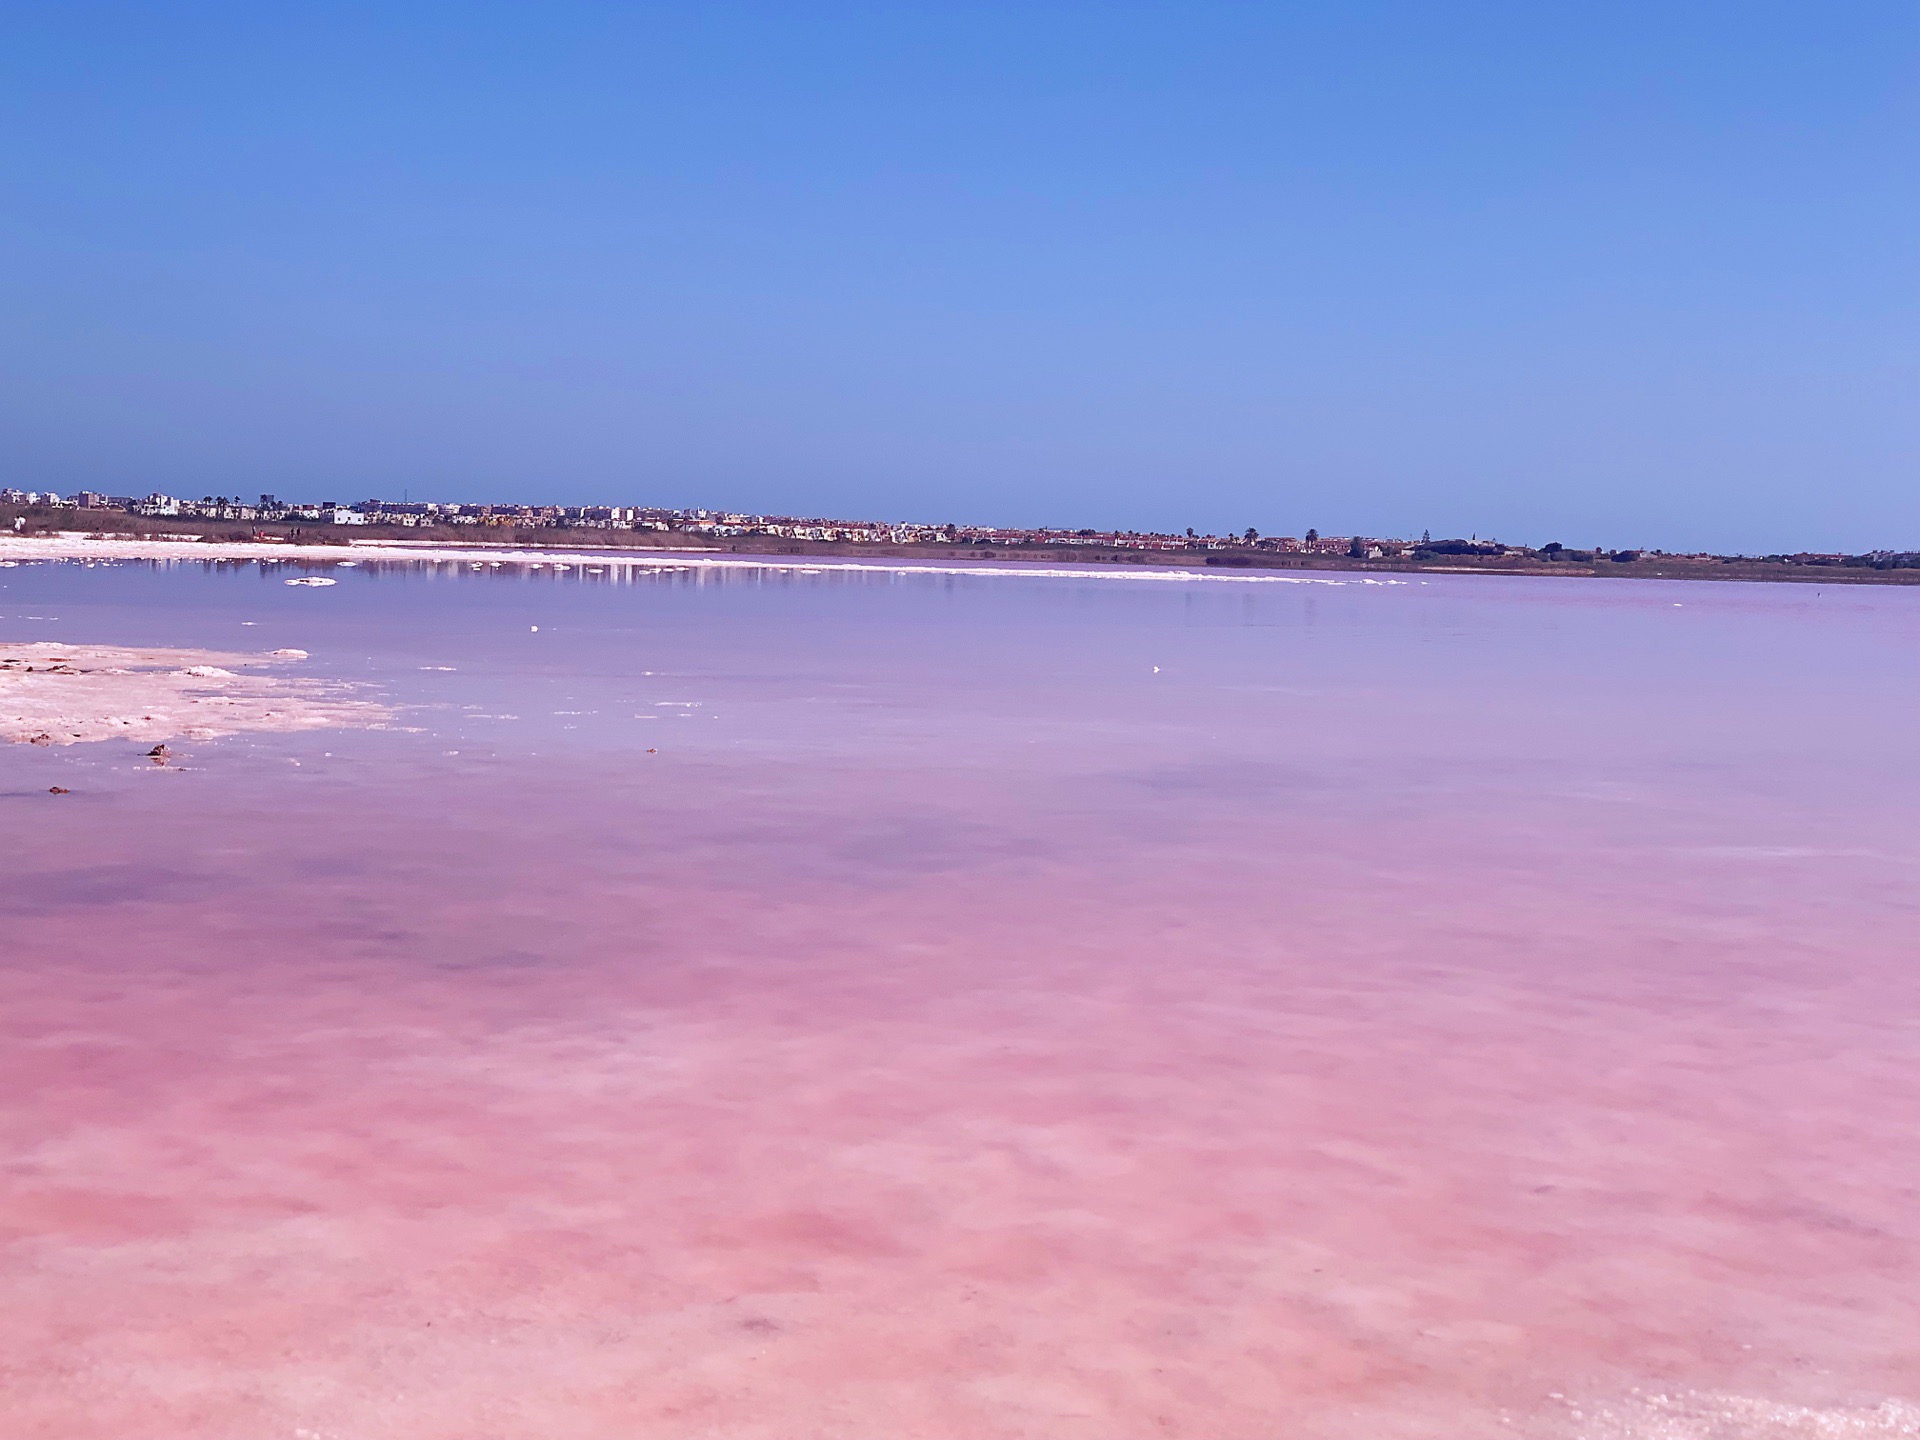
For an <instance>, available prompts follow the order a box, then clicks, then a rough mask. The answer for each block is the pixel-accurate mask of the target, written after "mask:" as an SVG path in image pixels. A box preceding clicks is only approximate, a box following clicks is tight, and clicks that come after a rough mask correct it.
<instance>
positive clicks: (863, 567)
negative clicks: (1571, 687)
mask: <svg viewBox="0 0 1920 1440" xmlns="http://www.w3.org/2000/svg"><path fill="white" fill-rule="evenodd" d="M9 560H11V561H15V562H19V561H33V560H280V561H289V560H291V561H301V562H307V563H320V564H329V563H330V564H335V565H337V564H340V563H342V562H344V561H352V562H355V563H364V562H368V561H378V562H381V563H385V564H402V565H446V564H465V565H476V566H491V565H502V566H504V565H525V566H529V567H531V566H543V567H546V568H549V569H550V568H553V567H554V566H556V565H564V566H569V567H578V568H591V567H596V566H597V567H599V568H601V569H605V570H611V569H619V570H636V571H668V570H699V569H706V570H788V571H809V572H824V571H834V572H839V571H854V572H865V573H873V574H887V575H978V576H983V577H989V578H1001V577H1015V578H1019V577H1024V578H1040V579H1051V580H1148V581H1176V582H1181V583H1189V584H1191V583H1202V582H1213V581H1224V582H1226V583H1229V584H1239V585H1247V584H1253V585H1405V584H1407V583H1409V582H1407V581H1406V580H1403V579H1398V578H1389V577H1381V576H1374V575H1343V576H1338V577H1336V576H1330V575H1275V574H1268V573H1260V574H1250V573H1246V572H1243V571H1226V570H1149V569H1124V570H1122V569H1111V568H1105V567H1101V566H1096V565H1088V566H1069V565H1058V566H1053V565H1050V566H1044V567H1042V566H1038V565H1031V564H1019V565H995V564H992V563H990V562H989V563H981V564H952V565H940V564H927V563H915V562H912V561H904V560H903V561H899V562H895V563H891V564H889V563H882V562H878V561H872V560H849V559H842V558H839V557H834V556H820V557H817V558H810V557H806V556H772V555H726V556H719V555H706V554H699V553H690V552H685V551H675V550H653V551H639V552H636V551H634V550H631V549H625V548H615V547H609V548H606V549H596V548H594V547H591V546H579V547H573V548H567V549H561V548H558V547H555V548H547V547H544V546H542V547H529V546H520V545H514V546H494V545H472V546H466V545H443V544H440V543H437V542H433V541H416V542H413V543H407V542H393V541H385V540H354V541H349V542H347V543H346V544H345V545H297V544H283V543H280V542H277V541H240V540H196V539H193V538H190V537H183V538H181V539H176V540H153V539H143V540H122V539H118V538H113V539H96V538H94V537H93V536H91V535H88V536H71V535H58V536H40V535H15V536H0V563H4V562H6V561H9Z"/></svg>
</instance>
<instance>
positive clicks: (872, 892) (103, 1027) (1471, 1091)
mask: <svg viewBox="0 0 1920 1440" xmlns="http://www.w3.org/2000/svg"><path fill="white" fill-rule="evenodd" d="M341 579H342V582H343V583H342V584H341V585H339V586H337V587H335V588H334V589H332V590H324V591H311V590H289V589H286V588H285V587H282V586H280V585H279V582H278V579H277V578H276V577H274V576H271V575H267V576H261V575H258V574H256V573H254V572H252V571H249V570H244V569H236V570H234V571H231V572H214V571H208V572H205V573H202V572H199V571H158V570H147V569H135V568H123V569H117V570H110V571H109V570H95V571H91V572H83V571H79V570H76V569H73V568H60V567H34V568H28V569H21V570H14V571H10V572H7V573H6V575H5V577H4V588H0V637H3V638H22V639H24V638H42V637H46V638H57V639H64V640H95V641H114V642H118V643H143V644H144V643H155V642H156V641H160V640H173V641H175V642H177V643H183V644H205V645H214V646H219V647H223V648H227V647H236V646H243V647H244V646H257V648H260V649H269V648H273V647H276V646H281V645H297V646H300V647H301V648H305V649H308V650H310V651H311V652H312V653H313V656H314V665H315V666H316V667H317V668H319V669H320V670H322V671H324V672H325V673H330V674H335V675H341V676H346V677H348V678H359V679H364V680H367V681H369V682H371V683H373V684H374V685H376V686H377V687H378V689H379V692H380V693H382V694H383V695H384V696H385V697H386V698H388V699H389V700H392V701H395V702H398V703H400V704H402V705H406V706H410V707H414V708H411V709H409V710H408V712H407V714H406V716H405V717H404V718H405V720H406V723H408V724H411V725H414V726H417V727H419V728H418V729H417V730H416V731H413V732H411V733H387V734H358V735H354V734H346V733H335V734H328V735H318V736H306V737H296V738H290V737H278V736H276V737H261V738H255V739H251V740H246V739H234V740H228V741H221V742H213V743H207V744H203V745H198V746H194V747H191V751H190V753H189V755H188V757H187V759H188V765H189V768H187V769H185V770H184V771H182V772H181V773H179V774H171V773H153V772H149V771H148V770H146V769H143V768H142V767H141V765H140V764H137V763H136V761H135V757H134V756H133V755H132V753H131V752H130V751H119V750H109V749H107V748H105V747H84V748H82V747H76V748H75V749H73V750H71V751H66V752H60V753H57V754H55V753H49V752H45V751H40V750H31V749H28V748H27V747H11V748H9V749H7V750H6V751H4V752H0V824H4V825H5V827H6V829H5V835H6V837H7V845H8V851H9V859H8V868H7V871H6V874H5V877H4V881H3V882H0V926H4V929H0V937H3V939H4V946H5V954H4V961H5V963H4V968H0V1046H3V1047H4V1048H3V1049H0V1055H3V1056H4V1062H5V1067H6V1073H5V1085H4V1090H3V1091H0V1106H3V1107H4V1110H3V1114H4V1127H5V1128H4V1145H5V1150H4V1170H3V1171H0V1181H3V1188H0V1238H4V1242H5V1246H6V1248H5V1251H4V1259H3V1260H0V1367H4V1368H3V1369H0V1387H4V1394H3V1395H0V1402H3V1403H0V1435H4V1436H6V1437H8V1440H12V1437H21V1440H26V1437H34V1440H41V1437H60V1440H69V1437H72V1440H95V1437H102V1440H104V1437H114V1440H122V1437H130V1436H133V1437H156V1440H161V1437H164V1440H172V1437H215V1440H229V1437H231V1440H254V1437H266V1436H287V1437H298V1436H306V1437H327V1440H401V1437H405V1440H481V1437H499V1440H521V1437H529V1440H531V1437H542V1440H544V1437H553V1436H569V1437H572V1436H580V1437H623V1440H624V1437H643V1436H663V1437H680V1436H689V1437H691V1436H700V1437H728V1440H733V1437H743V1440H744V1437H753V1440H762V1437H765V1440H775V1437H801V1436H806V1437H910V1436H911V1437H940V1440H945V1437H999V1436H1021V1437H1026V1436H1033V1437H1043V1436H1044V1437H1051V1436H1086V1437H1101V1440H1105V1437H1133V1436H1141V1437H1147V1436H1155V1437H1158V1436H1191V1437H1234V1440H1239V1437H1245V1440H1267V1437H1295V1436H1299V1437H1341V1440H1349V1437H1352V1440H1359V1437H1375V1436H1378V1437H1415V1436H1418V1437H1434V1440H1440V1437H1447V1440H1452V1437H1474V1436H1494V1435H1523V1436H1541V1437H1565V1436H1576V1435H1580V1436H1587V1435H1590V1436H1596V1437H1600V1436H1608V1437H1611V1436H1622V1437H1624V1436H1631V1435H1645V1436H1661V1437H1668V1436H1675V1437H1677V1436H1693V1435H1714V1436H1749V1435H1752V1436H1775V1435H1779V1436H1785V1435H1793V1436H1799V1435H1818V1436H1828V1435H1853V1434H1861V1435H1866V1434H1874V1435H1879V1434H1905V1433H1912V1432H1911V1430H1909V1429H1903V1428H1900V1427H1901V1426H1903V1425H1906V1424H1907V1423H1908V1420H1909V1419H1911V1418H1912V1417H1913V1416H1914V1415H1915V1413H1916V1412H1912V1411H1905V1410H1900V1409H1898V1408H1897V1407H1896V1408H1881V1409H1878V1410H1876V1409H1874V1408H1873V1407H1876V1406H1883V1404H1884V1402H1889V1401H1892V1402H1901V1401H1905V1402H1912V1401H1916V1400H1920V1248H1917V1245H1916V1242H1920V1124H1917V1123H1916V1116H1920V1026H1917V1025H1916V1021H1920V985H1917V984H1916V981H1917V979H1920V975H1917V974H1916V970H1917V966H1916V950H1917V949H1920V946H1916V944H1915V940H1914V937H1915V935H1916V934H1920V923H1916V922H1917V921H1920V820H1916V816H1920V805H1917V804H1916V802H1917V801H1920V755H1917V752H1916V741H1915V735H1914V717H1915V715H1916V714H1917V713H1920V711H1917V710H1916V708H1915V701H1916V700H1917V699H1920V678H1917V677H1916V640H1917V639H1920V604H1917V603H1916V602H1917V601H1920V597H1916V596H1913V595H1909V594H1906V593H1903V592H1893V591H1838V592H1836V591H1832V590H1828V591H1824V592H1820V593H1816V592H1814V591H1812V590H1808V589H1789V588H1784V587H1749V586H1725V587H1720V586H1706V585H1694V586H1681V585H1657V584H1633V583H1625V582H1609V583H1581V582H1563V583H1557V584H1534V583H1529V582H1510V583H1501V582H1484V581H1472V580H1461V581H1458V582H1444V583H1443V582H1435V583H1433V584H1430V585H1427V586H1407V587H1400V588H1394V589H1387V588H1384V587H1383V588H1372V589H1362V588H1360V587H1316V588H1300V587H1281V586H1273V587H1247V586H1242V587H1237V588H1236V587H1229V586H1225V585H1221V586H1189V587H1174V586H1168V585H1155V584H1153V583H1152V582H1131V581H1129V582H1117V581H1110V580H1100V581H1087V582H1072V581H1031V582H1029V581H1018V580H1014V581H1002V580H984V579H982V580H968V579H951V578H950V579H937V578H932V577H910V578H904V579H896V580H889V579H886V578H884V577H862V578H859V579H850V578H849V577H844V576H833V575H826V576H806V577H788V578H786V579H778V578H765V577H763V578H759V579H754V578H751V577H723V578H721V579H713V580H708V581H704V582H696V581H695V580H692V579H663V580H656V581H641V582H638V583H635V584H631V585H620V586H616V585H610V584H601V585H595V584H591V583H581V582H580V581H578V580H576V581H570V582H557V581H553V580H551V579H536V578H534V577H529V576H524V575H506V574H500V575H494V574H489V575H484V576H469V577H462V578H457V579H456V578H449V577H441V578H439V579H430V578H428V577H426V576H421V575H405V574H392V573H389V574H369V573H366V572H361V573H358V574H355V573H353V572H343V573H342V575H341ZM1676 606H1677V607H1678V608H1676ZM29 616H32V617H38V618H34V619H29V618H28V617H29ZM246 621H252V622H254V623H253V624H250V625H247V624H243V623H242V622H246ZM534 624H538V625H539V626H540V627H541V628H540V630H539V631H537V632H535V631H533V630H531V628H530V627H531V626H532V625H534ZM1156 665H1157V666H1159V667H1160V670H1159V672H1158V673H1155V672H1154V668H1153V667H1154V666H1156ZM423 666H434V667H439V666H449V667H452V668H451V669H438V668H435V669H422V668H421V667H423ZM505 717H511V718H505ZM638 717H647V718H638ZM649 747H651V748H652V749H653V750H655V751H656V752H657V753H654V754H649V753H648V748H649ZM328 752H331V753H330V754H329V753H328ZM448 752H458V753H448ZM294 761H298V762H299V764H297V765H296V764H294V763H293V762H294ZM56 783H58V784H63V785H67V786H68V787H69V788H70V789H71V790H72V791H73V793H72V794H71V795H68V796H64V797H51V796H48V795H47V794H46V793H45V791H46V788H47V786H48V785H50V784H56ZM1656 1394H1658V1395H1666V1396H1670V1397H1671V1396H1682V1397H1687V1398H1684V1399H1682V1400H1677V1401H1662V1402H1655V1401H1653V1400H1651V1399H1649V1398H1646V1397H1650V1396H1653V1395H1656ZM1700 1397H1706V1398H1700ZM1795 1407H1798V1408H1795ZM1682 1410H1691V1411H1693V1412H1697V1413H1696V1414H1695V1415H1694V1417H1693V1418H1688V1417H1687V1416H1684V1415H1682V1414H1681V1411H1682ZM1700 1414H1717V1415H1720V1416H1721V1417H1722V1418H1721V1419H1718V1420H1707V1419H1701V1418H1698V1416H1699V1415H1700ZM1903 1417H1905V1418H1903Z"/></svg>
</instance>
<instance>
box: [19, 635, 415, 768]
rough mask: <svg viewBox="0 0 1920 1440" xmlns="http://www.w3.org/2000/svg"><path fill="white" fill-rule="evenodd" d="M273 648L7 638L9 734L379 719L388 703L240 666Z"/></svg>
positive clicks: (48, 740)
mask: <svg viewBox="0 0 1920 1440" xmlns="http://www.w3.org/2000/svg"><path fill="white" fill-rule="evenodd" d="M296 657H298V658H301V659H304V658H305V656H304V654H302V653H301V652H297V651H296V652H293V653H292V654H276V655H273V656H258V655H227V654H219V653H215V652H212V651H207V650H161V649H150V648H132V647H127V646H118V645H63V644H58V643H55V642H51V641H40V642H34V643H30V644H0V739H6V740H11V741H16V742H19V741H24V742H26V743H28V744H35V745H72V744H76V743H80V742H84V741H89V740H111V739H128V740H165V739H169V738H171V737H175V736H187V737H190V738H199V739H204V738H208V737H211V736H216V735H232V734H237V733H239V732H241V731H249V730H269V731H276V730H277V731H285V730H313V729H320V728H323V727H327V726H369V725H377V724H380V723H381V722H383V721H384V720H385V719H386V718H387V711H386V710H385V709H384V708H383V707H382V706H379V705H376V704H373V703H371V702H369V701H366V700H359V699H354V698H352V697H351V695H350V693H349V692H348V688H347V687H345V686H342V685H338V684H332V683H328V682H325V681H319V680H312V679H303V678H299V677H295V676H288V675H266V674H243V673H240V672H241V670H243V669H247V668H253V667H260V666H266V665H274V664H284V663H286V662H287V661H290V660H292V659H294V658H296Z"/></svg>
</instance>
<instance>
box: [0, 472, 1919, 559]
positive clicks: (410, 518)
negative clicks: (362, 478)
mask: <svg viewBox="0 0 1920 1440" xmlns="http://www.w3.org/2000/svg"><path fill="white" fill-rule="evenodd" d="M0 525H6V526H7V528H9V529H10V530H11V531H12V532H13V533H20V534H26V533H38V534H44V533H48V532H50V531H51V532H58V533H73V532H79V533H98V534H102V535H109V534H114V533H122V534H155V533H159V534H169V535H173V536H176V537H178V538H182V539H188V538H202V537H204V538H215V537H217V538H220V539H224V540H259V541H288V540H292V539H294V538H296V537H297V538H300V539H303V540H305V541H308V542H310V543H311V542H313V541H324V540H327V539H333V540H344V539H348V538H351V537H354V536H364V537H366V538H368V539H372V538H375V537H380V538H389V539H393V538H409V537H411V538H417V539H420V540H453V539H458V540H461V541H464V542H467V543H474V542H485V541H497V542H501V543H510V544H521V545H525V544H543V543H544V544H553V543H565V544H574V545H579V544H599V545H617V546H621V547H623V548H625V547H629V546H634V545H642V546H647V547H650V548H671V547H681V548H700V549H716V548H720V549H730V550H745V551H758V552H765V551H768V550H777V551H789V552H791V551H796V550H798V551H815V550H817V551H822V552H825V553H862V554H863V553H868V552H870V551H871V550H872V549H873V548H874V547H887V548H889V549H895V550H896V551H898V552H903V553H914V554H925V553H936V554H944V555H952V554H955V553H970V554H974V555H996V554H1003V555H1007V556H1009V557H1017V558H1033V557H1036V556H1038V555H1044V554H1053V555H1055V556H1058V557H1059V558H1061V559H1066V558H1068V557H1069V556H1071V558H1073V559H1075V560H1080V561H1086V562H1093V563H1112V562H1116V561H1126V560H1134V561H1139V560H1145V559H1148V558H1149V557H1151V558H1154V559H1156V560H1159V561H1162V562H1164V563H1189V564H1191V563H1201V564H1208V565H1261V566H1274V567H1288V568H1292V567H1298V566H1306V567H1311V568H1323V567H1338V568H1346V567H1364V568H1375V567H1379V568H1387V569H1400V568H1423V569H1472V570H1489V571H1512V570H1525V571H1531V570H1535V569H1540V568H1545V567H1552V568H1553V569H1555V570H1557V571H1558V572H1559V573H1567V571H1568V570H1569V569H1574V568H1577V569H1579V570H1580V571H1582V572H1584V573H1614V574H1643V575H1659V576H1663V577H1675V578H1706V576H1707V574H1708V573H1709V572H1717V573H1715V577H1714V578H1746V577H1747V576H1748V575H1749V574H1756V573H1757V572H1760V571H1765V572H1768V573H1777V572H1779V571H1781V570H1783V569H1790V570H1795V571H1799V572H1801V573H1800V575H1797V576H1795V577H1793V578H1815V576H1816V574H1818V572H1827V573H1828V574H1829V575H1831V572H1833V571H1834V570H1840V571H1844V572H1852V573H1851V574H1850V575H1848V576H1847V577H1846V578H1857V579H1883V580H1894V581H1908V580H1920V573H1914V574H1906V573H1901V574H1895V573H1890V572H1920V552H1916V551H1897V550H1875V551H1869V552H1865V553H1861V554H1841V553H1815V552H1799V553H1793V554H1773V555H1716V554H1707V553H1675V552H1669V551H1663V550H1640V549H1612V548H1609V547H1606V546H1586V547H1582V546H1570V545H1565V544H1562V543H1559V542H1549V543H1546V544H1540V545H1516V544H1510V543H1507V542H1503V541H1500V540H1496V539H1484V538H1481V537H1480V536H1477V535H1474V536H1469V537H1467V538H1465V539H1461V538H1458V537H1454V538H1446V539H1435V538H1434V537H1433V536H1432V535H1430V534H1423V535H1422V536H1421V537H1420V538H1419V539H1417V540H1413V539H1400V538H1389V537H1383V536H1367V535H1322V534H1320V533H1319V531H1317V530H1315V529H1307V530H1305V531H1304V532H1303V533H1301V534H1299V535H1267V534H1263V533H1261V532H1260V531H1259V530H1257V529H1247V530H1244V531H1241V532H1239V533H1238V534H1227V535H1215V534H1202V533H1199V532H1196V531H1195V530H1192V529H1188V530H1186V531H1184V532H1182V533H1166V532H1156V531H1139V530H1092V529H1083V530H1067V529H1053V528H1044V527H1042V528H1004V527H986V526H978V525H950V524H940V525H935V524H922V523H914V522H903V521H877V520H833V519H822V518H817V517H801V516H793V515H750V514H743V513H738V512H734V511H722V510H688V509H668V508H656V507H649V506H627V505H501V504H484V505H483V504H465V503H462V504H449V503H444V502H436V501H407V500H397V501H396V500H361V501H357V502H353V503H349V504H341V503H338V502H336V501H332V500H323V501H320V502H318V503H314V502H308V501H286V500H281V499H279V498H278V497H277V496H274V495H261V496H259V497H258V498H257V499H254V500H243V499H240V498H238V497H233V496H226V495H206V496H202V497H200V498H199V499H197V500H194V499H186V498H182V497H178V496H173V495H164V494H159V493H153V494H148V495H143V496H137V497H136V496H127V495H105V494H99V493H96V492H94V491H90V490H82V491H79V492H78V493H76V494H73V495H71V496H62V495H59V494H55V493H53V492H50V491H31V490H18V489H12V488H0ZM316 528H317V529H318V530H319V531H321V532H322V533H318V534H316V533H314V532H315V530H316ZM1809 571H1811V572H1815V573H1813V574H1808V573H1807V572H1809ZM1760 578H1764V577H1760ZM1833 578H1840V577H1839V576H1834V577H1833Z"/></svg>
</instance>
